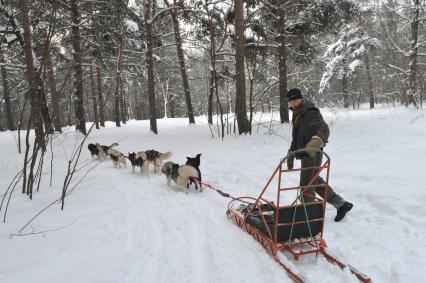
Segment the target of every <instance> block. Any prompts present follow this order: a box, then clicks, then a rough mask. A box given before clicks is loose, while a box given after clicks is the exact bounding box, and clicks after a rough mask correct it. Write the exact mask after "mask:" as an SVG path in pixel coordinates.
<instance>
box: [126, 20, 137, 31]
mask: <svg viewBox="0 0 426 283" xmlns="http://www.w3.org/2000/svg"><path fill="white" fill-rule="evenodd" d="M126 26H127V29H128V30H129V31H139V27H138V24H137V23H135V22H134V21H132V20H126Z"/></svg>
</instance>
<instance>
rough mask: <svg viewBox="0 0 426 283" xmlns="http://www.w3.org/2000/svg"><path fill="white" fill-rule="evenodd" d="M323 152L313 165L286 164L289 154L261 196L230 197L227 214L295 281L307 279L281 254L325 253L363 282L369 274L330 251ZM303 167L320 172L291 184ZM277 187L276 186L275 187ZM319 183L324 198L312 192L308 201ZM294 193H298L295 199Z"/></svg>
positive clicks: (327, 169)
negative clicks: (304, 182)
mask: <svg viewBox="0 0 426 283" xmlns="http://www.w3.org/2000/svg"><path fill="white" fill-rule="evenodd" d="M307 150H310V149H302V150H298V151H295V152H292V153H289V154H301V153H305V152H306V151H307ZM316 151H318V150H316ZM323 154H324V155H325V157H326V160H325V161H324V162H323V164H322V165H320V166H318V167H310V168H293V169H292V170H288V169H285V168H284V165H285V162H286V160H287V158H288V157H289V155H287V156H286V157H285V158H283V159H282V160H281V161H280V163H279V164H278V166H277V167H276V169H275V170H274V172H273V173H272V176H271V177H270V178H269V180H268V182H267V183H266V185H265V187H264V188H263V190H262V191H261V193H260V195H259V196H258V197H257V198H254V197H238V198H234V199H233V200H231V201H230V203H229V205H228V210H227V212H226V214H227V216H228V218H229V219H231V220H232V221H233V222H234V223H235V224H236V225H237V226H239V227H240V228H242V229H243V230H244V231H246V232H247V233H248V234H250V235H252V236H253V237H254V238H255V239H256V240H257V241H258V242H259V243H260V244H261V245H262V246H263V248H265V250H266V251H267V252H268V253H269V254H270V255H271V256H272V257H273V258H274V260H275V261H276V262H277V263H278V264H279V265H280V266H281V267H282V268H283V269H284V270H285V271H286V272H287V274H288V276H289V277H290V278H291V279H292V280H293V281H294V282H297V283H301V282H304V281H305V280H304V278H303V276H301V275H298V274H296V273H295V272H294V271H292V270H291V269H290V268H289V267H288V266H287V265H285V264H284V262H283V261H282V260H280V256H285V255H286V254H287V255H288V254H289V255H290V259H291V257H292V258H293V259H294V260H295V261H297V260H298V259H299V258H300V257H301V256H304V255H309V254H315V255H316V256H323V257H324V258H325V259H326V260H327V261H328V262H330V263H331V264H334V265H336V266H338V267H339V268H340V269H342V270H343V269H346V268H348V269H349V270H350V271H351V272H352V274H354V275H355V276H356V277H357V278H358V279H359V280H360V281H361V282H364V283H367V282H372V281H371V279H370V278H369V277H368V276H367V275H365V274H363V273H362V272H360V271H359V270H357V269H356V268H354V267H353V266H351V265H348V264H346V263H344V262H342V261H341V260H339V259H337V258H336V257H334V256H332V255H331V254H330V253H329V252H328V251H327V244H326V242H325V240H324V238H323V234H324V221H325V209H326V199H327V189H328V181H329V172H330V157H329V156H328V155H327V154H326V153H323ZM302 170H315V172H316V173H315V174H313V176H312V178H311V180H310V181H309V183H308V184H307V185H306V186H300V185H296V186H295V185H293V186H291V185H290V186H288V185H287V183H290V182H287V180H286V178H285V177H287V175H288V174H291V173H293V174H295V173H300V171H302ZM286 174H287V175H286ZM320 174H323V175H324V177H325V178H324V181H325V183H324V184H322V185H314V181H315V180H316V179H317V177H318V176H320ZM276 179H278V182H277V183H278V185H277V186H274V185H273V181H274V180H276ZM285 181H286V182H285ZM284 185H287V186H288V187H285V186H284ZM273 187H275V190H274V189H273ZM315 187H317V188H318V187H319V188H321V189H323V190H324V196H325V197H324V199H323V198H321V197H319V196H312V197H313V198H314V201H311V202H305V201H304V197H303V196H304V195H306V194H307V193H306V192H305V194H303V193H302V192H303V191H304V190H306V189H310V188H315ZM267 192H268V194H271V193H273V194H274V195H276V200H275V202H271V201H268V200H267V199H266V196H265V195H266V193H267ZM294 195H296V197H295V199H294ZM286 196H287V198H286ZM288 196H290V198H288ZM237 204H239V205H237ZM286 258H287V257H286Z"/></svg>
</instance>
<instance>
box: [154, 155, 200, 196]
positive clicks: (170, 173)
mask: <svg viewBox="0 0 426 283" xmlns="http://www.w3.org/2000/svg"><path fill="white" fill-rule="evenodd" d="M161 172H162V173H163V174H165V175H166V177H167V185H168V186H170V183H171V181H172V180H173V181H174V182H175V183H176V185H177V186H178V188H180V189H181V190H183V191H184V192H189V188H188V183H189V180H190V178H198V177H199V176H198V172H197V170H196V169H195V168H194V167H192V166H189V165H182V166H179V164H176V163H173V162H171V161H167V162H166V163H164V165H163V167H162V168H161Z"/></svg>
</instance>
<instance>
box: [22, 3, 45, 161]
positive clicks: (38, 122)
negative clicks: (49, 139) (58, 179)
mask: <svg viewBox="0 0 426 283" xmlns="http://www.w3.org/2000/svg"><path fill="white" fill-rule="evenodd" d="M19 6H20V12H21V19H22V27H23V29H24V42H25V44H24V56H25V64H26V69H27V76H26V77H27V80H28V85H29V92H28V94H29V96H30V101H31V104H30V105H31V117H30V120H32V121H33V124H34V130H35V136H36V138H35V146H34V147H35V148H36V147H42V148H43V150H45V146H46V141H45V136H44V129H43V124H42V120H43V119H42V115H41V107H42V102H41V100H42V95H41V91H42V89H43V87H42V85H43V82H42V80H41V79H40V77H39V76H38V74H37V73H36V72H35V68H34V59H33V47H32V38H31V27H30V19H29V16H28V14H29V12H28V3H27V1H25V0H20V1H19ZM33 158H36V156H34V157H33Z"/></svg>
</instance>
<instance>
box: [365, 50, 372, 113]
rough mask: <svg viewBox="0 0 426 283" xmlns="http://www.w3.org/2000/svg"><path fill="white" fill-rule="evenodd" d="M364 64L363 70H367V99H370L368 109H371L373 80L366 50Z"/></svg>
mask: <svg viewBox="0 0 426 283" xmlns="http://www.w3.org/2000/svg"><path fill="white" fill-rule="evenodd" d="M364 64H365V71H366V72H367V82H368V97H369V100H370V109H373V108H374V91H373V80H372V78H371V71H370V59H369V56H368V54H367V51H366V53H365V54H364Z"/></svg>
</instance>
